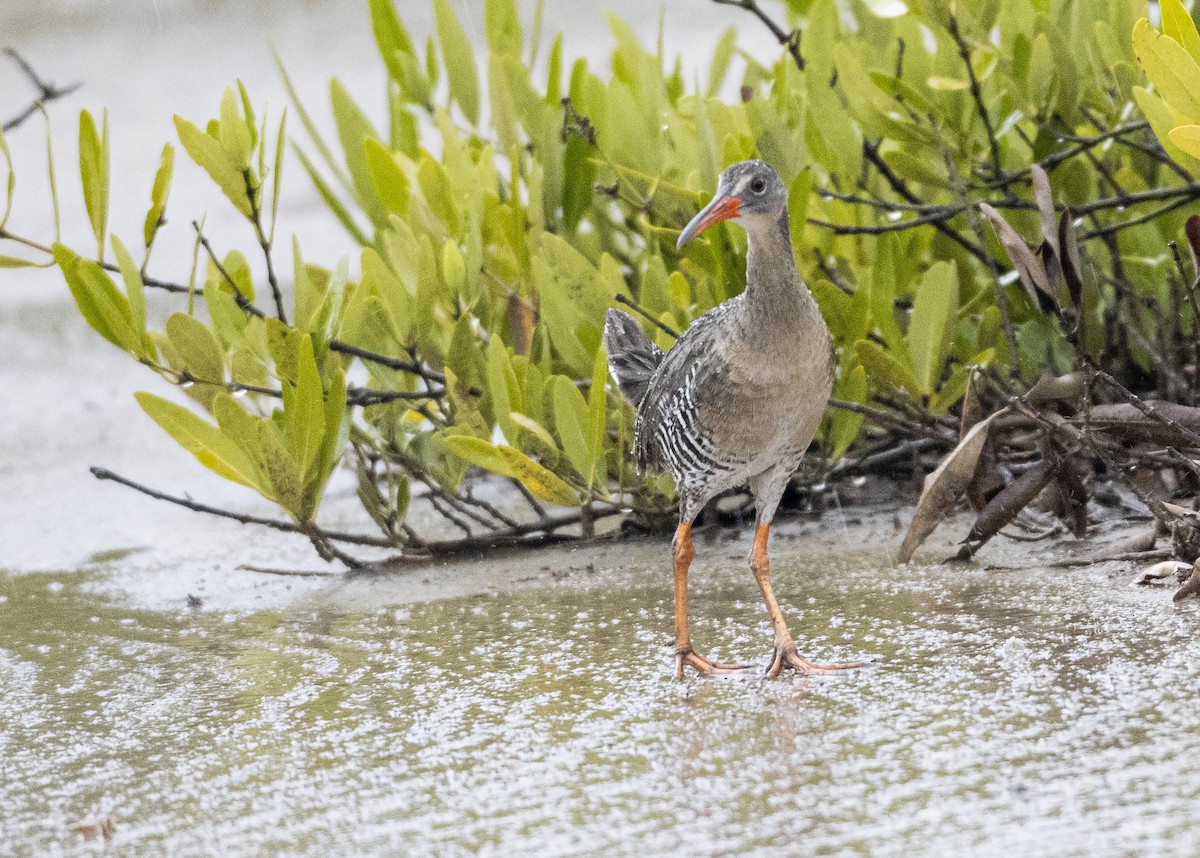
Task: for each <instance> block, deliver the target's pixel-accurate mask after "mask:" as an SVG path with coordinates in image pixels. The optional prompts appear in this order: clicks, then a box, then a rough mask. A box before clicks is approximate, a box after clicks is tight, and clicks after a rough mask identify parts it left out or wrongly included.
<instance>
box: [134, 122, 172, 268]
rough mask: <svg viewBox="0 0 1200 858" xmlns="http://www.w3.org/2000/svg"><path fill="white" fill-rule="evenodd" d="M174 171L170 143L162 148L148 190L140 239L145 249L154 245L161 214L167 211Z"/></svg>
mask: <svg viewBox="0 0 1200 858" xmlns="http://www.w3.org/2000/svg"><path fill="white" fill-rule="evenodd" d="M174 170H175V147H173V146H172V145H171V144H170V143H167V144H165V145H164V146H163V150H162V155H161V156H160V158H159V164H158V172H156V173H155V174H154V185H153V187H151V189H150V209H149V210H148V211H147V212H146V222H145V224H144V225H143V226H142V238H143V239H144V240H145V242H146V247H149V246H150V245H152V244H153V243H154V237H155V236H156V235H158V229H159V227H160V226H162V222H163V213H164V212H165V211H166V209H167V193H168V192H169V191H170V189H171V174H172V173H173V172H174Z"/></svg>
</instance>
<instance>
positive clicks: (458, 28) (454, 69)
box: [433, 0, 479, 125]
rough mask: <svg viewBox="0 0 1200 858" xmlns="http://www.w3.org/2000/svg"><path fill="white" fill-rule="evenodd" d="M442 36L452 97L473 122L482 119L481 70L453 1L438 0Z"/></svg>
mask: <svg viewBox="0 0 1200 858" xmlns="http://www.w3.org/2000/svg"><path fill="white" fill-rule="evenodd" d="M433 11H434V14H435V15H436V16H437V31H438V38H439V39H440V40H441V42H442V60H443V62H444V63H445V66H446V78H447V80H448V81H449V83H450V96H451V98H453V99H454V100H455V101H457V102H458V106H459V107H461V108H462V112H463V115H464V116H466V117H467V119H468V120H470V122H471V124H472V125H475V124H477V123H478V122H479V72H478V70H477V69H476V67H475V52H474V51H473V50H472V49H471V43H470V41H468V40H467V34H466V32H465V31H464V30H463V28H462V24H460V23H459V21H458V18H457V16H455V14H454V10H453V9H452V8H451V6H450V2H449V0H435V2H434V4H433Z"/></svg>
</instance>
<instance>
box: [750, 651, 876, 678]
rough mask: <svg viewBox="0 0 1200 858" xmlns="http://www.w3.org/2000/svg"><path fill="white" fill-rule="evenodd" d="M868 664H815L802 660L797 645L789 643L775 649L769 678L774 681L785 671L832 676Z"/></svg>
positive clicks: (856, 662) (769, 667)
mask: <svg viewBox="0 0 1200 858" xmlns="http://www.w3.org/2000/svg"><path fill="white" fill-rule="evenodd" d="M868 663H869V662H865V661H847V662H843V663H841V664H815V663H813V662H811V661H809V660H808V659H806V658H802V657H801V656H800V654H799V653H797V652H796V645H795V644H792V643H787V644H783V645H777V646H776V647H775V652H774V654H773V655H772V657H771V664H770V665H769V666H768V667H767V677H768V678H769V679H774V678H775V677H777V676H779V674H780V673H782V672H783V671H784V670H794V671H796V673H799V674H801V675H803V676H830V675H832V674H836V673H840V672H842V671H845V670H854V669H856V668H860V667H866V666H867V665H868Z"/></svg>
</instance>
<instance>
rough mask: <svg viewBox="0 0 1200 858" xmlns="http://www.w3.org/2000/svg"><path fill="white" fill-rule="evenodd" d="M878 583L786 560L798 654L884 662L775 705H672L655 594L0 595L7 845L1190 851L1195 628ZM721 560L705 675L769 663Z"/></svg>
mask: <svg viewBox="0 0 1200 858" xmlns="http://www.w3.org/2000/svg"><path fill="white" fill-rule="evenodd" d="M654 553H655V554H657V553H658V552H657V551H656V552H654ZM879 561H880V558H878V557H877V556H874V555H871V554H858V555H849V556H844V557H842V558H841V559H839V560H837V561H835V562H831V563H817V564H809V563H802V562H801V561H799V560H796V559H794V558H793V559H788V558H787V557H784V558H783V559H782V560H781V561H777V563H776V565H777V567H778V568H777V571H776V575H777V578H778V587H779V590H780V592H781V595H782V596H783V598H784V601H785V610H787V612H788V614H789V616H790V617H791V618H792V624H793V628H794V630H795V631H796V632H797V636H798V638H800V639H801V640H802V641H803V642H802V644H801V649H802V652H803V653H804V654H805V655H807V656H809V657H811V658H815V659H824V660H835V659H840V658H849V657H867V658H870V659H872V660H874V661H875V666H873V667H871V668H868V669H866V670H863V671H859V672H857V673H855V674H853V675H849V676H846V677H842V678H837V679H832V680H827V679H821V680H815V679H809V680H805V679H797V678H787V679H783V680H780V681H774V682H768V681H763V680H759V679H753V680H748V681H747V680H723V681H712V680H702V679H698V678H692V679H689V680H687V681H685V682H683V683H676V682H674V681H672V680H671V678H670V667H671V651H670V637H669V635H670V631H669V630H670V623H671V605H670V601H669V590H668V589H667V587H666V583H667V582H666V581H665V575H662V574H658V572H659V571H661V570H656V571H655V572H654V574H649V570H647V575H646V577H645V579H644V580H643V582H642V583H641V584H636V583H634V584H629V583H627V582H626V583H618V584H615V585H613V586H597V582H594V581H593V582H589V583H588V585H587V586H582V587H581V586H578V582H576V583H571V582H570V581H568V582H565V583H563V584H553V585H549V586H540V587H536V588H534V589H529V590H524V591H519V592H515V593H507V594H502V595H480V596H474V597H469V598H458V599H447V600H441V601H433V602H427V603H422V604H412V605H400V606H398V607H396V606H389V607H381V608H378V609H376V610H373V611H369V612H363V611H348V610H342V609H338V608H336V607H330V606H326V607H322V608H316V609H315V608H312V607H311V606H300V607H298V608H296V609H294V610H290V611H283V612H278V611H263V612H258V613H253V614H248V615H236V614H225V613H221V612H218V611H209V610H205V609H203V608H201V609H180V610H177V611H167V612H157V611H146V610H133V609H129V608H127V607H123V606H122V605H121V604H120V603H117V602H112V601H109V600H108V599H107V598H106V597H104V596H102V595H98V593H97V588H96V587H95V584H94V581H93V580H92V579H91V578H90V577H89V576H87V575H81V574H74V575H71V574H64V575H54V574H32V575H24V576H19V577H4V578H0V594H2V595H0V628H3V629H4V630H5V635H4V648H3V649H0V677H3V693H0V725H3V726H0V760H2V761H3V762H2V763H0V768H2V769H3V774H4V776H3V777H2V778H0V847H2V848H0V852H5V853H9V852H15V853H16V854H21V855H24V854H29V855H33V854H53V853H56V852H61V851H66V852H71V851H76V850H78V849H80V848H81V845H82V844H83V842H84V841H83V840H82V838H81V836H80V835H78V834H75V833H73V832H72V831H71V830H70V829H71V825H72V824H73V823H75V822H76V821H78V820H79V819H80V818H99V817H103V816H110V817H111V818H112V819H113V820H114V822H115V824H116V827H117V830H116V834H115V839H114V846H119V847H120V849H119V851H120V852H122V853H133V852H136V853H138V854H204V853H208V854H213V853H215V852H218V851H219V852H221V853H223V854H246V855H254V854H283V853H288V854H329V853H330V850H337V851H339V852H341V853H343V854H345V853H346V852H348V851H353V852H365V853H375V854H378V853H388V852H391V853H395V852H398V851H403V852H406V853H408V854H466V853H483V854H513V853H515V852H516V851H517V850H523V851H527V852H531V853H533V854H620V853H627V852H629V851H630V850H631V849H633V848H637V849H639V850H645V851H647V853H648V854H677V855H684V854H735V853H736V854H746V853H753V852H758V851H761V852H766V851H767V850H768V849H770V850H772V851H774V850H779V851H781V852H783V853H784V854H833V853H837V854H844V853H861V854H870V855H914V854H950V853H963V852H965V853H967V854H972V855H981V854H982V855H1011V854H1014V853H1015V852H1016V851H1017V850H1023V851H1025V852H1027V853H1029V854H1034V855H1051V854H1052V855H1096V854H1121V853H1129V852H1133V851H1137V852H1139V853H1143V854H1144V853H1146V852H1149V851H1152V850H1153V851H1156V852H1157V853H1158V854H1169V855H1192V854H1195V853H1196V851H1197V849H1200V836H1198V835H1197V834H1196V832H1195V830H1194V829H1193V827H1192V823H1193V822H1194V821H1196V818H1197V813H1196V811H1195V810H1194V809H1193V808H1194V804H1193V802H1194V799H1195V798H1196V796H1197V793H1198V792H1200V774H1198V773H1197V771H1196V768H1195V766H1194V765H1192V764H1191V762H1190V760H1191V759H1192V755H1193V754H1194V753H1195V752H1196V751H1197V749H1198V747H1200V740H1198V739H1197V738H1196V733H1195V731H1194V730H1191V729H1190V723H1191V721H1192V718H1191V715H1192V712H1193V711H1194V705H1193V704H1194V699H1195V695H1194V688H1195V687H1196V683H1197V681H1198V680H1200V645H1198V644H1197V643H1196V641H1195V639H1194V624H1195V620H1196V609H1195V608H1193V607H1191V606H1189V607H1186V608H1183V609H1179V610H1176V609H1173V608H1172V607H1171V606H1170V604H1169V599H1170V597H1169V594H1168V593H1167V592H1165V591H1146V590H1143V589H1131V588H1130V587H1128V586H1126V585H1125V584H1124V580H1125V576H1124V575H1119V576H1117V577H1116V578H1113V577H1110V576H1109V575H1106V574H1104V573H1072V574H1071V575H1069V576H1068V575H1063V574H1058V575H1049V574H1046V575H1037V574H1030V573H1024V572H1020V573H1012V572H1009V573H1004V572H991V573H985V572H978V571H965V572H964V571H962V570H950V569H947V568H944V567H924V568H923V567H908V568H901V569H892V568H890V567H888V566H881V564H880V562H879ZM740 566H741V564H733V563H727V562H723V561H720V560H715V561H713V562H711V563H710V564H709V567H708V568H707V570H706V571H702V574H700V575H698V576H697V580H696V582H695V586H694V589H693V611H694V623H693V636H694V637H695V638H696V641H697V644H698V646H700V647H701V648H702V649H703V650H704V651H706V652H707V653H708V654H709V655H711V656H714V657H723V658H728V659H746V658H760V657H763V656H765V653H766V648H767V645H768V641H769V639H768V635H767V627H766V623H765V622H764V621H763V620H762V618H761V616H760V613H761V612H760V608H759V606H758V604H757V602H756V601H755V600H753V599H752V598H750V597H751V590H752V589H753V584H752V581H751V579H750V577H749V574H748V573H747V572H746V571H745V570H743V569H741V568H740ZM882 570H886V572H884V571H882ZM583 574H584V575H586V574H587V573H583ZM593 574H595V575H602V574H603V573H602V572H600V573H593ZM635 580H636V579H635ZM601 583H602V582H601ZM393 586H395V587H396V592H397V593H398V594H400V593H403V591H404V589H405V586H406V585H405V582H404V579H403V578H398V579H395V581H394V582H393ZM800 593H803V594H804V596H803V597H802V596H801V595H799V594H800ZM397 601H399V598H398V599H397ZM789 601H790V602H791V605H790V606H788V605H787V604H786V603H787V602H789Z"/></svg>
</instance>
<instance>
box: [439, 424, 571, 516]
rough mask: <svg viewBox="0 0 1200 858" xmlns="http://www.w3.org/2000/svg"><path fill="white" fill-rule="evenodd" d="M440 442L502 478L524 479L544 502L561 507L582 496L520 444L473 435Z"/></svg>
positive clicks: (524, 483)
mask: <svg viewBox="0 0 1200 858" xmlns="http://www.w3.org/2000/svg"><path fill="white" fill-rule="evenodd" d="M438 441H439V443H440V444H442V445H443V446H444V447H445V448H446V449H447V450H449V451H450V452H451V453H453V454H454V455H455V456H457V457H458V458H460V459H462V460H463V461H464V462H469V463H471V464H472V465H475V466H476V467H480V468H483V469H484V470H486V471H491V472H492V473H495V474H499V475H500V476H502V477H510V478H512V479H515V480H520V481H521V484H522V485H524V486H525V488H527V489H529V491H530V492H531V493H532V494H533V495H535V496H536V497H539V498H541V499H542V500H544V501H547V502H549V503H552V504H557V505H558V506H578V505H579V496H578V495H577V494H576V493H575V490H574V489H572V488H571V487H570V486H569V485H567V483H565V482H564V481H563V480H562V479H561V478H560V477H558V476H557V475H556V474H555V473H554V472H553V471H550V470H547V469H546V468H544V467H543V466H541V465H539V464H538V463H537V462H535V461H533V459H530V458H529V457H528V456H526V455H525V454H524V453H522V452H521V451H520V450H518V449H517V448H516V447H510V446H508V445H507V444H500V445H496V444H491V443H489V442H488V441H485V440H483V439H482V438H474V437H471V436H470V435H445V436H441V437H439V439H438Z"/></svg>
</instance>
